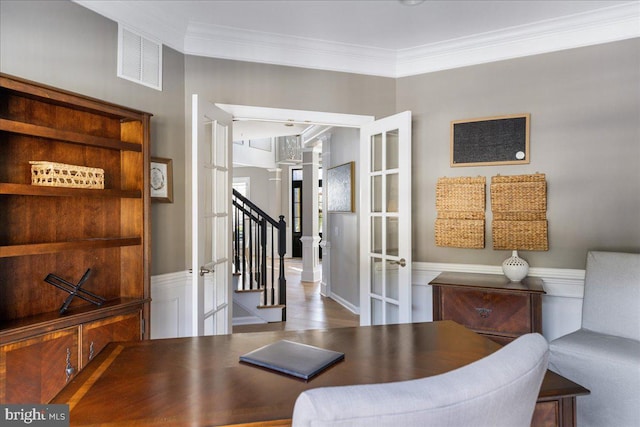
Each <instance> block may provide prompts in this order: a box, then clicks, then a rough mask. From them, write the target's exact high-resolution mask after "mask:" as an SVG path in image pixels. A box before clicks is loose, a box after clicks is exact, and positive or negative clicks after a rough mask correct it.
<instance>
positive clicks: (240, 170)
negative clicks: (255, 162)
mask: <svg viewBox="0 0 640 427" xmlns="http://www.w3.org/2000/svg"><path fill="white" fill-rule="evenodd" d="M233 176H234V178H236V177H248V178H249V197H250V198H251V201H252V202H253V203H255V204H256V205H258V206H259V207H260V208H261V209H264V210H265V211H266V212H267V213H269V212H268V210H269V209H268V207H269V198H270V197H271V196H270V193H271V191H272V188H273V187H272V185H273V184H272V181H270V180H269V179H270V178H271V173H270V172H269V171H268V170H267V169H263V168H256V167H248V166H245V167H235V168H233ZM285 215H287V214H286V211H285ZM272 216H274V218H276V219H277V215H272Z"/></svg>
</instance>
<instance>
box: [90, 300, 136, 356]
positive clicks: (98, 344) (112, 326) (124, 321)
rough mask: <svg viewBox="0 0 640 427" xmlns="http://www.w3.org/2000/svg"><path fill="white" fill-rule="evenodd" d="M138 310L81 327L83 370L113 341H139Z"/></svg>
mask: <svg viewBox="0 0 640 427" xmlns="http://www.w3.org/2000/svg"><path fill="white" fill-rule="evenodd" d="M141 318H142V312H141V311H140V310H138V311H136V312H135V313H131V314H124V315H121V316H113V317H108V318H106V319H102V320H98V321H95V322H91V323H87V324H84V325H82V359H81V366H80V368H84V367H85V366H86V365H87V363H89V362H90V361H91V359H93V358H94V357H95V356H97V355H98V353H100V351H101V350H102V349H103V348H104V346H106V345H107V344H109V343H110V342H113V341H140V340H141V339H142V329H141V327H140V322H141V320H140V319H141Z"/></svg>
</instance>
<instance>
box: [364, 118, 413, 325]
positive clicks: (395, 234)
mask: <svg viewBox="0 0 640 427" xmlns="http://www.w3.org/2000/svg"><path fill="white" fill-rule="evenodd" d="M360 159H361V167H360V180H359V181H360V214H359V220H360V237H361V238H360V324H361V325H371V324H388V323H407V322H411V112H410V111H405V112H403V113H399V114H396V115H393V116H390V117H386V118H384V119H381V120H377V121H375V122H372V123H370V124H367V125H364V126H363V127H361V128H360Z"/></svg>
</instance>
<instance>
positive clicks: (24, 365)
mask: <svg viewBox="0 0 640 427" xmlns="http://www.w3.org/2000/svg"><path fill="white" fill-rule="evenodd" d="M77 372H78V328H77V327H72V328H68V329H64V330H61V331H56V332H51V333H47V334H43V335H38V336H35V337H32V338H29V339H26V340H23V341H18V342H15V343H11V344H6V345H3V346H0V402H1V403H45V402H48V401H50V400H51V399H52V398H53V397H54V396H55V395H56V394H57V393H58V392H59V391H60V389H62V387H64V386H65V384H67V383H68V382H69V381H70V380H71V379H72V378H73V377H74V376H75V374H76V373H77Z"/></svg>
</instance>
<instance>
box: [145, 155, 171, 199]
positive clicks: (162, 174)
mask: <svg viewBox="0 0 640 427" xmlns="http://www.w3.org/2000/svg"><path fill="white" fill-rule="evenodd" d="M150 171H151V177H150V178H151V179H150V180H149V182H150V186H151V201H152V202H160V203H173V161H172V160H171V159H164V158H161V157H152V158H151V167H150Z"/></svg>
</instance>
